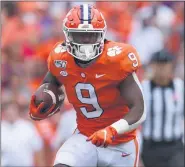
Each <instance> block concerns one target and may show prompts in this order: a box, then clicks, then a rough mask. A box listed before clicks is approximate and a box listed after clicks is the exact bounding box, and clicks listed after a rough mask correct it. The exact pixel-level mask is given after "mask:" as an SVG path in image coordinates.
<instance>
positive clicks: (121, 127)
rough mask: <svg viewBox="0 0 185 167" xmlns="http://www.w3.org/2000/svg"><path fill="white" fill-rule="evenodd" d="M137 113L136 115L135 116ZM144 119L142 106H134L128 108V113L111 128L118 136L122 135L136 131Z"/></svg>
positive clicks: (144, 113)
mask: <svg viewBox="0 0 185 167" xmlns="http://www.w3.org/2000/svg"><path fill="white" fill-rule="evenodd" d="M136 113H137V114H136ZM145 119H146V112H145V108H144V104H143V105H141V106H140V107H137V106H134V107H132V108H130V111H129V113H128V114H127V115H126V116H125V117H124V118H123V119H120V120H119V121H117V122H115V123H113V124H112V125H111V126H112V127H114V128H115V129H116V131H117V132H118V134H123V133H125V132H128V131H132V130H134V129H136V128H137V127H138V126H139V125H140V124H141V123H143V121H144V120H145Z"/></svg>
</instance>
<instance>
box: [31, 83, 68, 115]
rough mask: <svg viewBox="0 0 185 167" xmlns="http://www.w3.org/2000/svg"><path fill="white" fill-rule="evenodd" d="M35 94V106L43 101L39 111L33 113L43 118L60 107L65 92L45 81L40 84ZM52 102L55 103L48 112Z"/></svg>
mask: <svg viewBox="0 0 185 167" xmlns="http://www.w3.org/2000/svg"><path fill="white" fill-rule="evenodd" d="M35 96H36V97H35V105H36V106H39V104H41V103H42V102H44V106H43V108H42V110H41V111H40V113H36V115H35V114H34V117H38V118H39V119H44V118H47V117H49V116H51V115H53V114H55V113H56V112H57V111H58V109H59V108H60V107H61V105H62V104H63V102H64V99H65V94H64V92H63V90H62V89H61V88H60V89H59V88H58V87H57V86H55V85H53V84H50V83H45V84H43V85H41V86H40V87H39V88H38V89H37V90H36V92H35ZM53 104H55V108H54V109H53V110H52V111H51V112H48V110H49V109H50V107H51V106H52V105H53Z"/></svg>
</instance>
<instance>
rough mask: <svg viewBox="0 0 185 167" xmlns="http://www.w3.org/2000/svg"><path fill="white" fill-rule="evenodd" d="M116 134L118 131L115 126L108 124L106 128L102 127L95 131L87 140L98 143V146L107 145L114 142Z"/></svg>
mask: <svg viewBox="0 0 185 167" xmlns="http://www.w3.org/2000/svg"><path fill="white" fill-rule="evenodd" d="M116 135H117V131H116V130H115V129H114V128H113V127H111V126H108V127H106V128H105V129H101V130H99V131H97V132H95V133H93V134H92V135H91V136H90V137H88V139H87V141H91V142H92V144H94V145H96V146H97V147H99V146H103V147H107V146H108V145H109V144H111V143H112V142H113V140H114V138H115V136H116Z"/></svg>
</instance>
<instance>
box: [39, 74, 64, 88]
mask: <svg viewBox="0 0 185 167" xmlns="http://www.w3.org/2000/svg"><path fill="white" fill-rule="evenodd" d="M44 83H51V84H54V85H56V86H58V87H60V86H62V84H61V83H60V82H59V81H58V80H57V79H56V77H55V76H53V75H52V74H51V72H49V71H48V72H47V73H46V75H45V77H44V79H43V81H42V84H44Z"/></svg>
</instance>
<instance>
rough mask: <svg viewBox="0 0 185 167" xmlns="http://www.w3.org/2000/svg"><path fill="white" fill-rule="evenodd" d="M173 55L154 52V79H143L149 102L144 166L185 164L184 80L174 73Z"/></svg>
mask: <svg viewBox="0 0 185 167" xmlns="http://www.w3.org/2000/svg"><path fill="white" fill-rule="evenodd" d="M173 57H174V56H172V55H170V53H168V52H167V51H165V50H162V51H160V52H157V53H155V54H154V55H153V57H152V59H151V69H152V76H151V79H149V80H144V81H143V85H142V86H143V93H144V96H145V100H146V105H147V106H146V109H147V119H146V121H145V122H144V124H143V127H142V128H143V129H142V136H143V147H142V148H143V150H142V160H143V162H144V166H145V167H184V146H183V142H182V137H183V127H184V124H183V120H184V82H183V81H182V80H181V79H180V78H175V77H174V76H173V71H174V61H173Z"/></svg>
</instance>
